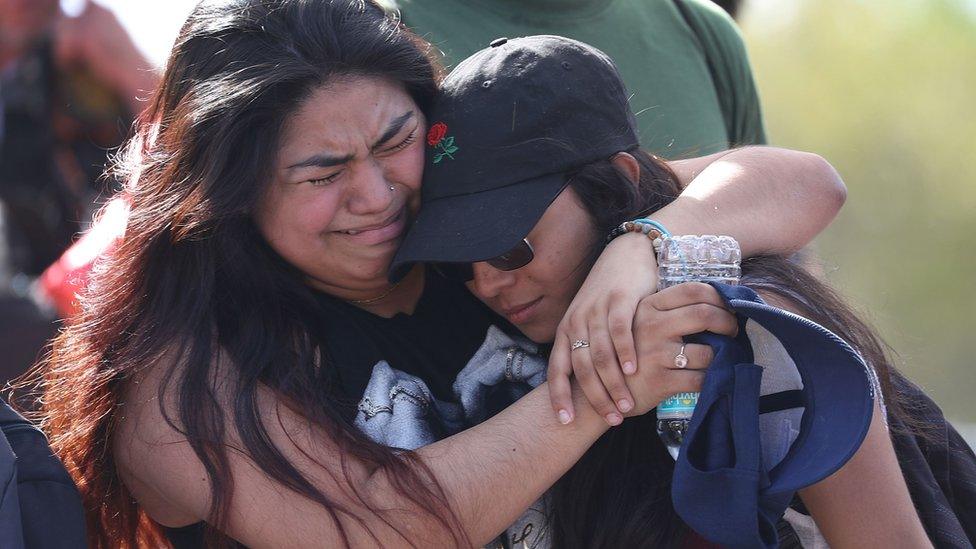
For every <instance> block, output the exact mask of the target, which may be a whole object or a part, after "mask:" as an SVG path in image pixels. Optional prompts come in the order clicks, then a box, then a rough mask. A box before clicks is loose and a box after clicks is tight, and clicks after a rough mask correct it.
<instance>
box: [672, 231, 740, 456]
mask: <svg viewBox="0 0 976 549" xmlns="http://www.w3.org/2000/svg"><path fill="white" fill-rule="evenodd" d="M741 262H742V252H741V251H740V250H739V243H738V242H736V241H735V239H734V238H732V237H729V236H712V235H703V236H695V235H688V236H670V237H665V238H663V239H662V241H661V252H660V254H658V289H659V290H663V289H664V288H670V287H671V286H674V285H675V284H681V283H682V282H690V281H699V282H724V283H725V284H738V283H739V277H740V276H741V274H742V270H741V267H740V264H741ZM697 403H698V393H678V394H676V395H674V396H671V397H668V398H666V399H664V400H663V401H662V402H661V404H659V405H658V407H657V433H658V435H659V436H660V437H661V440H663V441H664V445H665V446H666V447H667V448H668V452H669V453H670V454H671V457H673V458H675V459H677V458H678V450H679V449H680V448H681V442H682V441H683V440H684V436H685V433H686V432H687V430H688V423H690V422H691V415H692V413H694V411H695V405H696V404H697Z"/></svg>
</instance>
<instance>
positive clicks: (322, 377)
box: [43, 0, 843, 547]
mask: <svg viewBox="0 0 976 549" xmlns="http://www.w3.org/2000/svg"><path fill="white" fill-rule="evenodd" d="M436 74H437V71H436V68H435V66H434V64H433V63H432V62H431V60H430V58H429V57H428V56H427V46H426V45H425V44H423V43H422V42H420V41H419V40H418V39H417V38H416V37H414V36H412V35H410V34H409V33H407V32H406V31H404V30H403V29H402V28H400V27H399V26H398V25H397V24H396V22H395V21H394V20H392V19H389V18H387V17H386V16H385V15H384V14H383V12H382V11H381V10H380V9H379V8H378V7H376V6H375V5H374V4H372V3H367V2H360V1H355V0H332V1H327V0H235V1H232V2H226V1H224V2H216V1H214V2H202V3H201V4H200V5H199V6H197V8H196V9H195V10H194V11H193V13H192V14H191V16H190V18H189V20H188V21H187V23H186V24H185V26H184V28H183V30H182V32H181V35H180V37H179V39H178V40H177V42H176V45H175V46H174V50H173V52H172V54H171V56H170V59H169V62H168V64H167V69H166V72H165V75H164V77H163V81H162V85H161V88H160V89H159V91H158V92H157V94H156V96H155V97H154V99H153V102H152V104H151V105H150V107H149V108H148V109H147V113H146V115H145V118H144V119H143V121H142V123H141V124H140V125H139V127H138V132H137V137H136V139H135V141H134V142H133V145H132V147H131V149H130V154H129V155H128V159H129V160H130V161H131V162H132V164H133V165H132V166H129V167H130V168H131V170H132V173H133V176H132V182H131V183H130V184H129V185H128V186H127V188H126V189H125V195H126V197H127V198H128V200H129V202H130V204H131V212H130V216H129V223H128V227H127V230H126V234H125V238H124V239H123V240H122V241H121V242H120V243H119V245H118V247H117V248H116V250H115V251H114V253H112V254H111V255H110V256H109V257H107V258H106V259H105V263H104V265H103V266H102V267H101V268H99V269H96V271H95V273H94V275H93V279H92V283H91V285H90V288H89V291H88V293H87V294H86V296H85V297H84V298H83V300H82V301H83V305H84V310H83V312H82V313H81V315H80V316H79V317H78V318H77V319H75V320H74V321H72V322H71V324H70V325H69V326H67V327H66V329H65V330H64V332H63V333H62V334H61V336H60V337H59V338H58V340H57V341H56V342H55V344H54V347H53V351H52V356H51V358H50V360H49V361H48V363H47V365H46V370H45V371H44V374H45V379H44V382H43V383H44V384H43V388H44V390H45V394H44V400H43V414H44V419H45V426H46V428H47V430H48V433H49V434H50V436H51V442H52V445H53V446H54V447H55V449H56V451H57V452H58V455H59V456H61V458H62V459H63V460H64V461H65V463H66V465H67V467H68V469H69V470H70V471H71V473H72V474H73V476H74V478H75V479H76V481H77V482H78V484H79V488H80V490H81V493H82V496H83V498H84V500H85V502H86V504H87V510H88V513H89V514H88V519H89V522H88V524H89V527H90V535H91V541H92V545H93V546H96V547H133V546H146V545H148V546H157V545H163V544H165V543H166V540H165V539H164V538H168V539H169V540H170V541H171V542H175V543H176V544H177V545H181V546H196V545H200V544H202V543H203V538H202V537H201V532H203V530H206V532H207V534H208V535H209V536H210V538H209V541H210V542H212V543H213V544H217V543H224V544H227V543H232V542H233V541H238V542H240V543H243V544H245V545H248V546H254V547H268V546H274V547H298V546H340V545H356V546H364V545H369V546H373V545H376V544H383V545H387V546H401V545H404V544H412V545H433V546H445V545H468V544H470V543H483V542H487V541H488V540H490V539H492V538H493V537H494V536H496V535H497V533H498V532H500V531H501V530H502V529H503V528H504V527H505V525H507V524H510V523H511V521H512V520H514V518H515V517H517V516H518V515H519V513H521V512H522V510H524V509H525V507H527V506H528V505H529V504H530V503H531V502H532V501H533V500H535V499H536V498H537V497H538V496H539V495H540V494H541V493H543V492H544V491H545V490H546V489H547V488H549V487H550V486H551V485H552V483H553V482H555V480H556V479H557V478H558V476H559V475H561V474H562V473H563V472H565V471H566V470H567V469H568V468H569V467H570V465H572V463H574V462H575V460H576V459H577V458H578V457H579V456H580V455H582V453H583V451H584V450H585V449H586V448H587V447H588V446H589V445H590V444H591V443H592V442H593V441H594V440H596V438H597V437H598V436H599V435H600V434H601V433H603V432H604V431H605V430H606V429H607V428H608V425H607V422H606V421H605V420H604V419H603V418H602V417H600V416H598V415H597V414H595V413H594V412H593V411H592V410H591V409H590V407H589V406H588V405H586V404H585V401H583V400H578V401H577V405H578V408H577V409H575V414H576V419H575V420H574V421H573V422H572V423H571V424H569V425H563V424H561V423H559V422H557V421H556V420H555V419H553V418H552V416H551V414H547V413H545V412H546V411H547V409H548V402H549V398H548V395H547V386H546V385H545V384H543V385H542V386H541V387H540V388H539V389H537V390H535V391H533V392H532V393H530V394H529V395H527V396H526V397H525V398H522V399H521V400H520V401H519V402H518V403H516V404H515V405H514V406H512V407H510V408H509V409H508V410H506V411H504V412H502V413H500V414H499V415H498V417H496V418H493V419H491V420H489V421H488V422H485V423H484V424H482V425H479V426H476V427H474V428H472V429H468V430H465V431H463V432H460V433H459V434H457V435H455V436H451V437H449V438H446V439H444V440H441V441H440V442H437V443H435V444H432V445H430V446H428V447H426V448H424V449H422V450H419V451H417V452H396V451H393V450H391V449H390V448H388V447H386V446H384V445H380V444H376V443H374V442H372V441H371V440H370V439H369V438H367V436H366V435H365V434H364V433H363V432H362V431H361V430H360V429H359V428H357V427H358V426H357V425H356V424H355V423H354V421H355V419H356V417H357V414H360V413H361V414H363V415H364V416H365V415H370V416H371V417H373V418H377V417H378V418H383V417H385V416H384V414H386V413H387V412H389V411H390V410H387V409H384V408H383V406H381V405H376V406H371V405H370V403H369V402H365V401H364V399H362V398H361V397H362V395H363V392H364V390H365V389H366V388H367V384H368V383H369V382H370V381H371V374H372V373H373V371H374V370H376V371H384V367H383V365H386V366H387V367H390V368H391V369H392V368H395V369H396V370H397V371H399V372H406V373H410V374H411V375H414V376H416V377H423V378H424V380H425V381H426V385H427V387H426V388H427V389H428V390H429V392H426V393H425V392H421V391H418V390H416V389H418V387H419V385H417V384H415V383H411V382H410V380H402V382H401V383H398V384H396V385H394V387H393V389H396V390H395V391H392V390H391V391H390V392H387V393H386V394H385V395H379V397H384V398H389V399H391V400H392V401H393V403H395V404H397V405H400V403H403V402H412V403H414V404H416V405H417V406H420V407H421V408H422V409H423V410H425V411H428V412H430V413H435V412H436V413H438V414H440V413H443V414H444V416H445V417H447V416H448V415H450V413H452V409H450V408H449V407H447V406H445V407H443V408H437V407H436V406H435V403H434V400H435V399H436V400H438V401H447V400H450V399H451V398H452V387H451V385H452V380H453V377H454V375H455V374H456V373H457V371H458V370H459V369H460V368H461V366H463V364H464V362H465V361H467V359H468V358H470V356H471V354H472V353H474V352H475V351H476V350H477V349H478V348H479V346H481V344H482V343H483V341H484V339H485V337H486V330H487V328H488V326H489V324H490V323H491V322H493V321H495V320H496V318H495V317H494V316H493V315H492V314H490V312H489V311H488V310H487V309H486V308H484V307H483V306H481V305H480V304H479V303H478V302H477V301H476V300H475V299H473V298H472V297H471V296H470V295H469V294H468V293H467V292H466V291H465V290H464V288H463V287H462V286H461V285H460V284H457V283H455V282H452V281H450V280H446V279H444V278H443V277H441V276H439V275H437V274H436V273H428V272H425V270H424V269H423V268H422V267H417V268H414V269H412V270H410V272H409V273H407V274H406V276H405V277H404V278H403V279H402V281H401V282H398V283H395V284H390V283H389V282H388V281H387V277H386V272H387V269H388V267H389V264H390V261H391V259H392V256H393V254H394V252H395V250H396V247H397V244H398V243H399V242H400V240H401V233H402V232H403V230H404V228H405V226H406V219H407V216H409V215H411V214H412V213H413V212H414V210H415V209H416V207H417V205H418V202H419V186H420V176H421V171H422V169H423V156H424V155H423V151H424V147H425V146H426V141H425V139H424V138H425V136H427V134H428V132H427V127H426V120H425V117H424V115H423V110H424V109H425V108H427V107H428V106H429V104H430V101H431V98H432V96H433V94H434V93H435V92H436V83H437V78H436ZM429 137H430V141H432V142H433V141H436V144H437V145H440V148H439V149H438V150H439V151H442V152H443V154H444V155H445V156H444V158H445V160H444V162H449V161H450V156H451V155H454V156H457V154H456V153H458V152H464V150H465V147H466V145H465V144H464V143H455V144H454V145H453V146H452V145H451V144H450V141H449V139H450V137H451V136H450V134H445V135H443V136H440V138H439V139H438V135H437V134H436V133H435V134H432V135H430V136H429ZM738 156H740V157H742V158H746V159H751V160H752V161H753V162H757V163H758V162H759V160H758V159H764V162H763V166H764V168H763V170H755V169H754V165H753V166H748V165H746V166H739V167H738V168H737V170H736V171H734V172H733V173H730V174H727V175H728V177H726V178H724V179H723V181H738V180H740V179H741V180H742V181H741V182H740V183H737V185H741V189H742V190H741V191H740V190H738V189H734V190H731V191H730V190H729V189H727V188H726V187H724V186H722V185H721V184H712V185H710V184H708V183H707V182H706V181H705V180H704V179H701V180H700V181H699V182H698V183H696V185H692V186H691V187H690V189H692V192H693V193H699V194H698V198H701V197H702V196H705V194H707V191H708V190H709V189H711V190H712V192H713V194H714V196H713V197H712V198H714V203H715V204H717V205H720V206H721V208H722V211H721V212H720V213H722V212H724V211H726V210H728V211H729V212H731V213H732V215H730V216H729V217H725V216H724V215H715V216H712V217H710V218H709V222H711V223H715V224H716V225H715V227H717V228H714V229H713V228H712V227H713V226H712V225H708V224H706V223H704V222H703V223H702V224H701V225H700V227H701V229H702V230H724V229H726V227H725V225H732V226H739V225H742V226H744V227H745V228H746V229H747V230H745V231H744V233H743V235H742V238H741V239H742V240H743V242H745V243H749V244H751V246H752V250H753V251H763V250H765V251H782V250H788V249H793V248H795V247H797V246H800V245H803V244H804V243H806V242H807V241H808V240H809V238H811V237H812V235H813V234H814V233H815V232H817V231H818V230H819V229H821V228H822V227H823V225H824V224H826V223H827V222H828V221H829V219H830V218H831V217H832V216H833V215H834V213H835V212H836V210H837V209H838V208H839V206H840V203H841V202H842V201H843V186H842V184H840V183H839V181H838V180H837V179H836V177H834V175H833V172H832V171H830V169H829V167H827V166H825V165H824V164H823V163H822V162H810V157H807V156H803V155H795V154H792V153H788V152H783V151H775V150H758V151H751V152H748V151H746V152H744V153H739V154H738ZM707 163H708V160H705V161H700V162H698V163H697V164H695V165H697V166H703V165H705V164H707ZM725 165H726V167H729V166H736V165H735V164H733V163H726V164H725ZM739 168H741V171H739ZM750 171H752V173H753V176H752V177H747V175H748V173H749V172H750ZM771 172H775V173H776V174H778V175H776V176H773V177H769V176H767V175H764V174H769V173H771ZM790 178H798V179H802V180H803V181H804V182H805V183H807V184H808V185H804V184H798V186H797V187H796V188H795V189H794V188H792V187H791V185H790V183H784V181H787V180H788V179H790ZM689 179H690V177H687V178H686V182H687V180H689ZM750 192H751V193H753V194H752V195H750V194H749V193H750ZM703 193H704V194H703ZM709 196H711V195H709ZM820 199H822V200H820ZM818 200H819V202H818ZM688 201H689V202H690V204H684V205H676V207H675V208H673V209H672V210H671V212H670V215H671V216H672V217H671V218H672V219H673V220H674V223H675V224H677V223H678V220H681V219H689V218H694V216H695V215H696V212H699V211H701V207H700V206H699V207H696V206H695V204H696V203H697V202H696V196H695V195H694V194H692V195H689V197H688ZM804 201H808V202H811V203H812V202H817V203H816V204H815V206H814V207H811V208H809V209H808V210H806V211H803V212H798V213H794V212H793V211H792V210H793V209H795V208H798V207H799V206H800V205H801V204H803V203H804ZM742 203H745V205H746V206H755V207H753V208H751V209H747V212H748V213H747V214H746V215H743V214H742V213H741V212H740V211H738V210H737V209H736V207H735V206H736V205H737V204H742ZM708 207H709V208H710V207H711V204H709V206H708ZM756 218H765V219H763V221H761V222H760V221H758V220H757V219H756ZM689 226H692V224H690V223H689ZM784 226H785V227H787V228H789V229H790V230H789V231H781V230H779V229H777V228H776V227H780V228H782V227H784ZM728 230H731V229H728ZM613 251H614V252H615V253H616V254H617V256H618V259H617V260H616V264H617V265H618V267H619V265H620V260H619V256H620V254H622V255H623V256H624V258H625V261H629V256H630V255H633V256H635V257H637V256H642V255H643V256H646V257H648V258H650V255H649V253H648V252H647V248H646V246H645V245H644V243H643V242H638V241H633V239H630V240H628V239H623V240H621V241H620V242H619V243H618V244H616V245H615V246H614V250H613ZM611 255H612V254H611ZM648 260H649V259H648ZM614 263H615V262H614V261H611V262H610V264H611V265H613V264H614ZM617 270H618V271H619V270H620V269H617ZM623 274H624V275H625V276H622V277H621V276H616V277H609V278H601V279H599V280H598V281H597V282H598V283H599V284H610V285H611V287H613V285H619V284H621V283H620V282H619V280H621V279H623V280H625V281H627V280H630V278H628V277H629V276H631V275H632V273H623ZM637 274H638V275H641V273H639V272H638V273H637ZM649 289H650V288H648V284H647V282H646V281H645V279H644V277H643V275H641V276H640V277H639V279H638V281H637V283H633V284H630V283H625V284H624V285H623V286H621V291H620V294H621V295H626V296H628V300H629V301H630V302H631V303H632V305H631V307H630V308H631V311H633V309H634V308H635V307H636V302H637V298H638V297H639V296H640V295H643V294H644V293H646V292H647V291H649ZM590 295H591V299H592V300H593V301H595V302H596V303H597V305H599V304H600V303H602V301H601V300H602V299H603V293H602V292H601V291H593V292H591V293H590ZM593 296H595V297H593ZM583 308H584V309H587V310H588V309H589V306H587V307H583ZM594 310H595V311H596V312H595V313H594V314H593V315H592V316H594V317H598V316H600V314H601V311H600V309H599V307H596V308H595V309H594ZM602 314H603V316H604V317H606V312H605V311H603V312H602ZM604 323H605V321H604ZM593 333H596V332H593ZM646 370H647V371H648V373H650V372H652V371H653V370H652V369H651V368H647V369H646ZM385 371H387V372H390V371H391V370H385ZM639 375H644V374H639ZM692 377H693V376H692ZM692 377H689V378H688V379H692ZM683 387H685V388H692V387H693V383H690V382H689V381H687V380H684V381H682V380H677V379H676V380H675V382H674V383H671V384H665V385H658V386H651V385H650V384H648V385H647V386H646V387H645V388H643V389H642V390H635V391H634V394H633V397H634V398H635V406H634V408H633V409H632V410H631V412H630V413H638V412H641V411H646V410H648V409H649V408H650V407H651V406H652V405H653V404H654V403H656V402H657V401H659V400H660V399H661V398H662V397H663V396H664V394H665V393H666V392H667V391H673V390H680V389H681V388H683ZM576 393H577V395H578V396H581V393H579V392H578V391H576ZM379 397H377V398H379ZM401 407H402V406H401ZM452 417H453V416H452ZM465 426H467V424H466V423H464V422H461V423H460V424H453V425H452V429H453V430H452V431H448V432H443V431H441V432H436V433H431V436H432V437H433V438H434V439H435V440H436V439H439V438H442V437H443V436H444V435H445V434H449V433H451V432H455V431H456V430H457V429H459V428H462V427H465ZM551 452H555V454H557V456H558V457H555V458H553V457H551V456H550V453H551ZM547 456H548V457H547ZM544 458H545V459H544ZM203 524H206V525H207V526H208V527H207V528H202V527H201V525H203Z"/></svg>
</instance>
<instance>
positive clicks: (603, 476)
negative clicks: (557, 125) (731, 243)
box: [552, 149, 902, 549]
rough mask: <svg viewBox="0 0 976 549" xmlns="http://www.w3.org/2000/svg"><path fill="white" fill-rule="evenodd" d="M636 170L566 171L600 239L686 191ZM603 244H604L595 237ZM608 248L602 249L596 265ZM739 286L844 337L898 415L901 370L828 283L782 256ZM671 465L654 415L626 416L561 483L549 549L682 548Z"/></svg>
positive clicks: (644, 165) (608, 166)
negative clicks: (636, 175) (633, 174)
mask: <svg viewBox="0 0 976 549" xmlns="http://www.w3.org/2000/svg"><path fill="white" fill-rule="evenodd" d="M629 152H630V154H631V155H633V156H634V157H635V158H636V159H637V161H638V164H639V165H640V169H641V174H640V180H639V181H638V183H637V185H636V186H635V185H634V184H633V183H632V182H630V181H629V180H628V179H627V178H626V177H625V176H624V175H623V174H622V173H621V172H619V171H618V170H617V169H616V168H615V167H614V166H613V164H612V163H611V161H610V160H604V161H599V162H595V163H593V164H589V165H587V166H585V167H583V168H582V169H580V170H579V171H578V172H576V173H573V174H569V177H570V183H569V184H570V186H571V187H572V189H573V191H574V192H575V193H576V194H577V195H578V196H579V198H580V203H581V204H583V205H584V207H585V209H586V212H587V214H588V215H589V216H590V218H591V220H592V222H593V225H594V227H595V228H596V230H597V234H598V235H605V234H607V233H608V232H609V231H610V230H611V229H613V227H615V226H616V225H618V224H619V223H620V222H621V221H622V220H627V219H634V218H636V217H641V216H644V215H648V214H651V213H652V212H654V211H657V210H659V209H661V208H662V207H664V206H665V205H667V204H669V203H670V202H671V201H673V200H674V199H675V198H677V197H678V195H679V194H680V193H681V187H680V185H679V183H678V179H677V177H676V176H675V175H674V173H673V172H672V171H671V170H670V169H669V168H668V167H667V165H666V164H665V163H664V162H663V161H661V160H660V159H659V158H657V157H655V156H653V155H651V154H648V153H646V152H644V151H642V150H639V149H635V150H632V151H629ZM598 241H599V242H600V243H602V242H603V239H602V238H599V239H598ZM601 248H602V246H601V245H600V244H597V246H596V247H595V248H594V250H593V259H595V256H596V255H599V253H600V251H601ZM742 271H743V276H742V284H744V285H747V286H750V287H752V288H753V289H755V290H757V291H761V292H766V293H770V294H775V295H776V296H778V297H781V298H783V299H785V300H787V301H788V302H790V303H793V304H794V305H795V306H796V307H797V308H798V312H799V313H800V314H802V315H803V316H806V317H807V318H810V319H811V320H814V321H816V322H818V323H819V324H821V325H823V326H824V327H826V328H827V329H829V330H831V331H832V332H834V333H835V334H837V335H839V336H840V337H841V338H843V339H844V340H846V341H847V342H848V343H850V344H851V346H852V347H853V348H854V349H856V350H857V351H858V352H860V353H861V355H862V356H863V357H864V358H865V360H866V361H867V362H868V363H869V364H871V365H872V366H873V367H874V369H875V370H876V371H877V373H878V377H879V379H880V381H881V387H882V393H883V394H884V395H885V398H886V404H887V408H888V413H889V415H897V416H899V417H901V416H902V414H901V412H900V407H899V404H898V401H897V395H895V394H894V391H892V389H891V379H892V376H898V375H900V374H898V373H897V371H895V370H894V369H893V368H892V366H891V362H890V361H889V360H888V358H887V356H886V353H885V350H886V347H885V346H884V344H883V343H882V342H881V340H880V339H879V337H878V336H877V335H876V334H875V333H874V331H873V330H872V329H871V328H870V326H868V325H867V324H866V323H865V322H863V321H862V320H860V319H859V318H858V316H857V314H855V312H854V311H853V310H852V309H851V307H850V306H848V305H847V304H846V303H845V302H844V300H843V299H842V298H841V297H840V296H839V295H838V294H837V293H836V292H835V291H833V290H832V289H831V288H830V287H829V286H827V285H826V284H825V283H824V282H822V281H821V280H819V279H818V278H817V277H815V276H813V275H812V274H810V273H809V272H807V271H806V270H805V269H804V268H803V267H802V266H800V265H798V264H797V263H795V262H792V261H789V260H787V259H785V258H782V257H771V256H770V257H756V258H750V259H747V260H745V261H744V262H743V267H742ZM673 470H674V460H673V459H672V458H671V456H670V455H669V454H668V453H667V451H666V450H665V448H664V445H663V443H662V442H661V441H660V439H659V438H658V437H657V436H656V435H655V425H654V416H653V414H645V415H643V416H638V417H633V418H629V419H627V420H625V421H624V423H623V424H622V425H620V426H619V427H616V428H614V429H611V430H610V431H609V432H607V433H606V434H605V435H604V436H603V437H601V438H600V439H599V440H598V441H597V442H596V443H595V444H594V445H593V446H592V447H591V448H590V449H589V450H588V451H587V452H586V454H584V456H583V457H582V458H581V459H580V461H579V462H577V463H576V465H575V466H573V468H572V469H570V471H569V472H567V473H566V475H564V476H563V478H562V479H560V481H559V482H558V483H557V484H556V485H555V487H554V489H553V497H552V511H553V522H552V528H553V530H552V536H553V546H554V547H559V548H561V549H563V548H571V549H572V548H580V549H583V548H586V549H593V548H615V547H680V546H682V544H683V543H684V542H685V541H686V537H687V536H688V535H689V533H690V530H689V529H688V527H687V526H686V525H685V524H684V522H683V521H682V520H681V518H680V517H679V516H678V515H677V513H676V512H675V511H674V508H673V506H672V503H671V475H672V472H673Z"/></svg>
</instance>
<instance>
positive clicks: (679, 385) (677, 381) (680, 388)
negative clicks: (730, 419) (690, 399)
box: [659, 370, 705, 403]
mask: <svg viewBox="0 0 976 549" xmlns="http://www.w3.org/2000/svg"><path fill="white" fill-rule="evenodd" d="M664 375H665V378H666V382H667V385H668V388H669V389H670V390H671V392H670V393H669V394H667V395H664V396H663V397H662V398H661V400H664V399H665V398H668V397H670V396H672V395H676V394H678V393H700V392H701V388H702V383H703V382H704V381H705V372H703V371H701V370H668V371H667V373H665V374H664ZM659 403H660V402H659Z"/></svg>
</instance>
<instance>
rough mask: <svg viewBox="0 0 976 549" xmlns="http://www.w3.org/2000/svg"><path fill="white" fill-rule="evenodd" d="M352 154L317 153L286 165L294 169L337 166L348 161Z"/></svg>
mask: <svg viewBox="0 0 976 549" xmlns="http://www.w3.org/2000/svg"><path fill="white" fill-rule="evenodd" d="M353 156H354V155H351V154H347V155H345V156H330V155H327V154H317V155H315V156H310V157H308V158H306V159H305V160H302V161H301V162H299V163H298V164H292V165H291V166H288V168H287V169H289V170H294V169H298V168H330V167H332V166H339V165H342V164H345V163H346V162H349V161H350V160H352V159H353Z"/></svg>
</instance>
